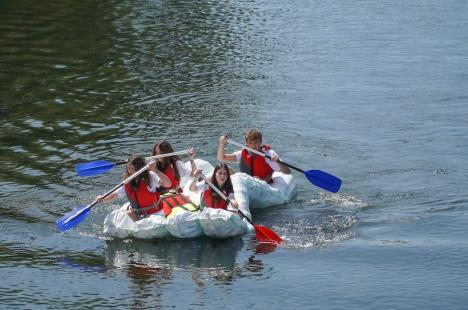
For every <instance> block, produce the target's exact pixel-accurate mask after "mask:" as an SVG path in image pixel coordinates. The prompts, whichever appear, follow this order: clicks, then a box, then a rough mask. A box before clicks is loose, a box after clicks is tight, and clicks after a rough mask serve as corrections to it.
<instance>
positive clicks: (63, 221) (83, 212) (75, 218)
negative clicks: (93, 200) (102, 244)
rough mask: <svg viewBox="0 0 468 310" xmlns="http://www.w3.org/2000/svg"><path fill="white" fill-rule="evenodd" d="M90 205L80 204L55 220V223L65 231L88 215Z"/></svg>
mask: <svg viewBox="0 0 468 310" xmlns="http://www.w3.org/2000/svg"><path fill="white" fill-rule="evenodd" d="M91 207H92V206H91V205H89V206H81V207H78V208H75V209H73V210H71V211H70V212H68V213H67V214H65V215H64V216H63V217H62V218H60V219H58V220H57V221H56V222H55V223H56V224H57V228H58V229H60V230H61V231H66V230H69V229H70V228H73V227H75V226H76V225H78V224H79V223H81V222H82V221H83V220H84V219H85V218H86V217H87V216H88V213H89V211H91Z"/></svg>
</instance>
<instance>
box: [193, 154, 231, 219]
mask: <svg viewBox="0 0 468 310" xmlns="http://www.w3.org/2000/svg"><path fill="white" fill-rule="evenodd" d="M201 173H202V172H201V170H200V169H198V170H197V171H196V172H195V177H194V178H193V181H192V183H191V184H190V191H192V192H196V191H200V192H201V193H202V199H201V205H202V207H205V208H215V209H224V210H228V205H227V203H226V201H225V200H224V199H222V198H221V196H219V195H218V193H216V192H215V191H214V190H213V189H212V188H211V187H210V186H209V185H208V184H207V183H206V182H205V181H201V182H197V180H198V179H199V178H200V175H201ZM208 180H209V181H210V182H211V183H213V185H214V186H216V188H218V189H219V190H220V191H221V192H222V193H223V194H224V195H225V196H226V197H228V198H229V200H230V201H231V206H232V207H233V208H234V209H238V207H239V205H238V204H237V202H236V201H235V200H234V189H233V186H232V182H231V176H230V173H229V167H228V166H227V165H226V164H225V163H220V164H218V165H216V167H215V168H214V171H213V174H212V175H211V177H209V178H208Z"/></svg>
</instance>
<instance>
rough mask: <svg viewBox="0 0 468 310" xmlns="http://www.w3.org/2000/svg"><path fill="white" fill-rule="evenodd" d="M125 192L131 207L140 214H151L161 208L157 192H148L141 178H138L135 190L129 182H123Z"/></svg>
mask: <svg viewBox="0 0 468 310" xmlns="http://www.w3.org/2000/svg"><path fill="white" fill-rule="evenodd" d="M125 193H126V194H127V198H128V200H129V201H130V204H131V205H132V207H133V208H135V209H136V210H138V211H139V212H140V214H142V215H147V214H153V213H156V212H158V211H160V210H161V209H162V208H161V206H159V204H158V202H159V195H160V194H159V192H154V193H153V192H150V191H149V190H148V187H146V183H145V181H143V180H140V183H139V184H138V189H137V190H136V191H135V190H134V189H133V188H132V187H131V186H130V184H125Z"/></svg>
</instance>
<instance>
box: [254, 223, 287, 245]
mask: <svg viewBox="0 0 468 310" xmlns="http://www.w3.org/2000/svg"><path fill="white" fill-rule="evenodd" d="M254 227H255V237H256V238H257V240H258V241H259V242H273V243H278V244H279V243H283V239H281V237H280V236H278V235H277V234H276V233H275V232H274V231H273V230H271V229H270V228H268V227H265V226H262V225H258V224H255V225H254Z"/></svg>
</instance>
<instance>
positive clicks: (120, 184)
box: [88, 158, 156, 208]
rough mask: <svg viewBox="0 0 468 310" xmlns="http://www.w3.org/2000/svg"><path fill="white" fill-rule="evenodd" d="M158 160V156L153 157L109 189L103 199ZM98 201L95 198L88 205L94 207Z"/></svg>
mask: <svg viewBox="0 0 468 310" xmlns="http://www.w3.org/2000/svg"><path fill="white" fill-rule="evenodd" d="M155 161H156V158H153V159H151V160H150V162H149V163H148V164H146V166H144V167H143V168H141V169H140V170H138V171H137V172H135V173H134V174H132V175H131V176H129V177H128V178H126V179H125V180H123V181H122V182H120V183H119V184H118V185H116V186H114V188H112V189H111V190H110V191H108V192H107V193H105V194H104V195H103V196H102V199H104V198H106V197H107V196H109V195H111V194H112V193H113V192H115V191H116V190H118V189H119V188H120V187H121V186H123V185H125V184H127V183H128V182H130V181H131V180H133V179H134V178H136V177H137V176H139V175H140V174H142V173H143V171H145V170H146V169H148V168H149V166H151V165H152V164H153V163H154V162H155ZM96 203H98V201H97V200H95V201H94V202H93V203H91V204H90V205H88V207H89V208H92V207H93V206H94V205H95V204H96Z"/></svg>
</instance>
